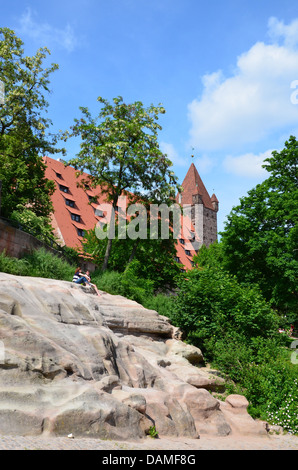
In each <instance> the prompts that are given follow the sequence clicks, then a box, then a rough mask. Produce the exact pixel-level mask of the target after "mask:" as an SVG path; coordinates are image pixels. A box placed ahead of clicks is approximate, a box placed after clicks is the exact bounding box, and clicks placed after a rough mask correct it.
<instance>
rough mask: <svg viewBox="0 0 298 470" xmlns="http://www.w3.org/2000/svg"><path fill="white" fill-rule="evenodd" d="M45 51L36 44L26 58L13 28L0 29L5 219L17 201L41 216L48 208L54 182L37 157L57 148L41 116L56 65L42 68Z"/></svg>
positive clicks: (0, 153) (0, 155)
mask: <svg viewBox="0 0 298 470" xmlns="http://www.w3.org/2000/svg"><path fill="white" fill-rule="evenodd" d="M49 54H50V51H49V50H48V49H47V48H40V49H39V50H38V51H37V52H36V54H35V55H34V56H32V57H29V56H26V55H25V54H24V49H23V42H22V40H21V39H19V38H18V37H17V36H16V35H15V33H14V31H12V30H10V29H8V28H0V80H1V81H2V82H3V83H4V86H5V101H4V103H0V180H2V211H1V212H2V215H4V216H7V217H9V216H10V215H11V213H12V212H13V211H14V210H16V209H17V206H18V205H19V206H24V205H30V209H31V210H32V211H33V212H34V213H36V214H37V215H41V216H48V215H49V214H50V212H51V210H52V206H51V202H50V194H51V193H52V191H53V190H54V183H53V182H50V181H48V180H46V179H45V177H44V174H45V165H44V163H43V161H42V156H43V155H44V154H45V153H55V152H58V151H59V150H58V149H57V148H56V147H55V145H56V143H57V139H56V137H55V136H51V135H50V134H49V132H47V131H48V129H49V127H50V126H51V124H52V123H51V121H50V119H48V118H47V117H46V116H45V113H46V111H47V108H48V102H47V101H46V98H45V94H46V93H49V92H50V89H49V76H50V74H51V73H52V72H54V71H55V70H57V68H58V66H57V65H56V64H52V65H51V66H50V67H49V68H46V67H44V65H43V63H44V61H45V60H46V58H47V56H48V55H49Z"/></svg>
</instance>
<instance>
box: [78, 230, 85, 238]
mask: <svg viewBox="0 0 298 470" xmlns="http://www.w3.org/2000/svg"><path fill="white" fill-rule="evenodd" d="M77 231H78V236H79V237H84V236H85V230H83V229H81V228H78V229H77Z"/></svg>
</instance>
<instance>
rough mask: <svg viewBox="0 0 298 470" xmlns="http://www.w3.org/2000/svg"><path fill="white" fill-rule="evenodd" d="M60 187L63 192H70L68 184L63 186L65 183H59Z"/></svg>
mask: <svg viewBox="0 0 298 470" xmlns="http://www.w3.org/2000/svg"><path fill="white" fill-rule="evenodd" d="M59 189H60V191H62V192H63V193H68V187H67V186H63V184H59Z"/></svg>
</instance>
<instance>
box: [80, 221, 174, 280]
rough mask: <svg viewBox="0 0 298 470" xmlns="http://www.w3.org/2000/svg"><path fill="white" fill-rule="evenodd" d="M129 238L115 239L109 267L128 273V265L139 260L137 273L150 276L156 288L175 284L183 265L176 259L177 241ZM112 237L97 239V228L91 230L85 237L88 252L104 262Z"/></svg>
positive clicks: (98, 262)
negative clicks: (109, 240) (180, 265)
mask: <svg viewBox="0 0 298 470" xmlns="http://www.w3.org/2000/svg"><path fill="white" fill-rule="evenodd" d="M137 241H138V243H137V244H136V240H132V239H130V238H129V237H127V238H126V239H119V238H118V236H117V233H116V237H115V239H114V240H113V250H112V251H111V254H110V258H109V268H110V269H112V270H115V271H118V272H119V273H121V272H124V271H125V270H126V269H127V268H128V265H129V264H131V263H132V262H133V261H137V263H135V264H134V266H137V268H135V276H136V277H139V278H142V279H149V280H151V281H152V282H153V287H154V289H159V288H160V289H165V288H170V287H174V286H175V284H176V279H177V277H178V276H179V274H180V267H179V265H178V263H176V261H175V260H174V257H175V255H176V240H174V239H173V237H172V236H171V237H170V238H169V239H162V238H158V239H156V240H151V239H150V238H149V237H148V239H144V240H143V239H138V240H137ZM107 243H108V240H107V239H103V240H100V239H98V238H97V236H96V233H95V229H92V230H89V231H88V232H87V233H86V234H85V238H84V240H83V249H84V251H85V253H88V254H90V255H91V256H92V258H93V260H94V262H95V263H96V264H97V265H101V264H102V263H103V260H104V257H105V252H106V247H107Z"/></svg>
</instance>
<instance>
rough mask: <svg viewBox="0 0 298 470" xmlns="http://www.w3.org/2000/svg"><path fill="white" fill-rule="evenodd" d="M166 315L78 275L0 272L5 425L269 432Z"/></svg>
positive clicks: (1, 424) (24, 430) (28, 429)
mask: <svg viewBox="0 0 298 470" xmlns="http://www.w3.org/2000/svg"><path fill="white" fill-rule="evenodd" d="M176 337H177V331H176V329H175V328H174V327H173V326H172V325H171V324H170V322H169V320H168V319H167V318H166V317H162V316H159V315H158V314H157V313H156V312H155V311H152V310H147V309H145V308H143V307H142V306H141V305H139V304H137V303H136V302H133V301H131V300H128V299H126V298H123V297H121V296H113V295H109V294H107V293H102V295H101V296H100V297H98V296H96V295H92V292H90V291H88V289H86V288H83V287H81V286H78V285H75V284H73V283H71V282H65V281H56V280H50V279H41V278H30V277H18V276H13V275H9V274H4V273H0V345H1V346H2V355H0V433H5V434H15V435H23V436H25V435H36V436H37V435H44V434H49V435H56V436H65V435H68V434H70V433H72V434H73V435H76V436H85V437H98V438H101V439H123V440H129V439H132V440H136V439H138V438H143V437H144V436H145V435H146V434H148V432H149V429H150V427H151V426H153V425H154V426H155V427H156V430H157V431H158V433H159V435H161V436H162V435H164V436H174V437H179V436H185V437H188V438H198V437H199V435H202V434H205V435H217V436H227V435H230V434H231V433H233V432H237V433H238V434H239V432H240V433H243V434H256V435H258V434H265V433H266V431H265V430H264V427H263V426H262V425H261V424H259V423H257V422H255V421H254V420H252V418H250V416H249V415H248V413H247V410H246V407H247V403H246V402H245V399H243V397H239V396H230V397H228V399H227V400H226V402H225V403H223V402H221V401H219V400H217V399H215V398H214V397H213V396H212V395H211V394H210V392H209V391H221V390H222V389H223V388H224V381H223V379H222V378H220V377H218V376H217V375H216V374H215V373H214V371H210V370H208V369H207V368H205V367H204V365H203V356H202V354H201V351H200V350H199V349H198V348H195V347H193V346H189V345H186V344H184V343H183V342H182V341H181V340H178V339H175V338H176Z"/></svg>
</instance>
